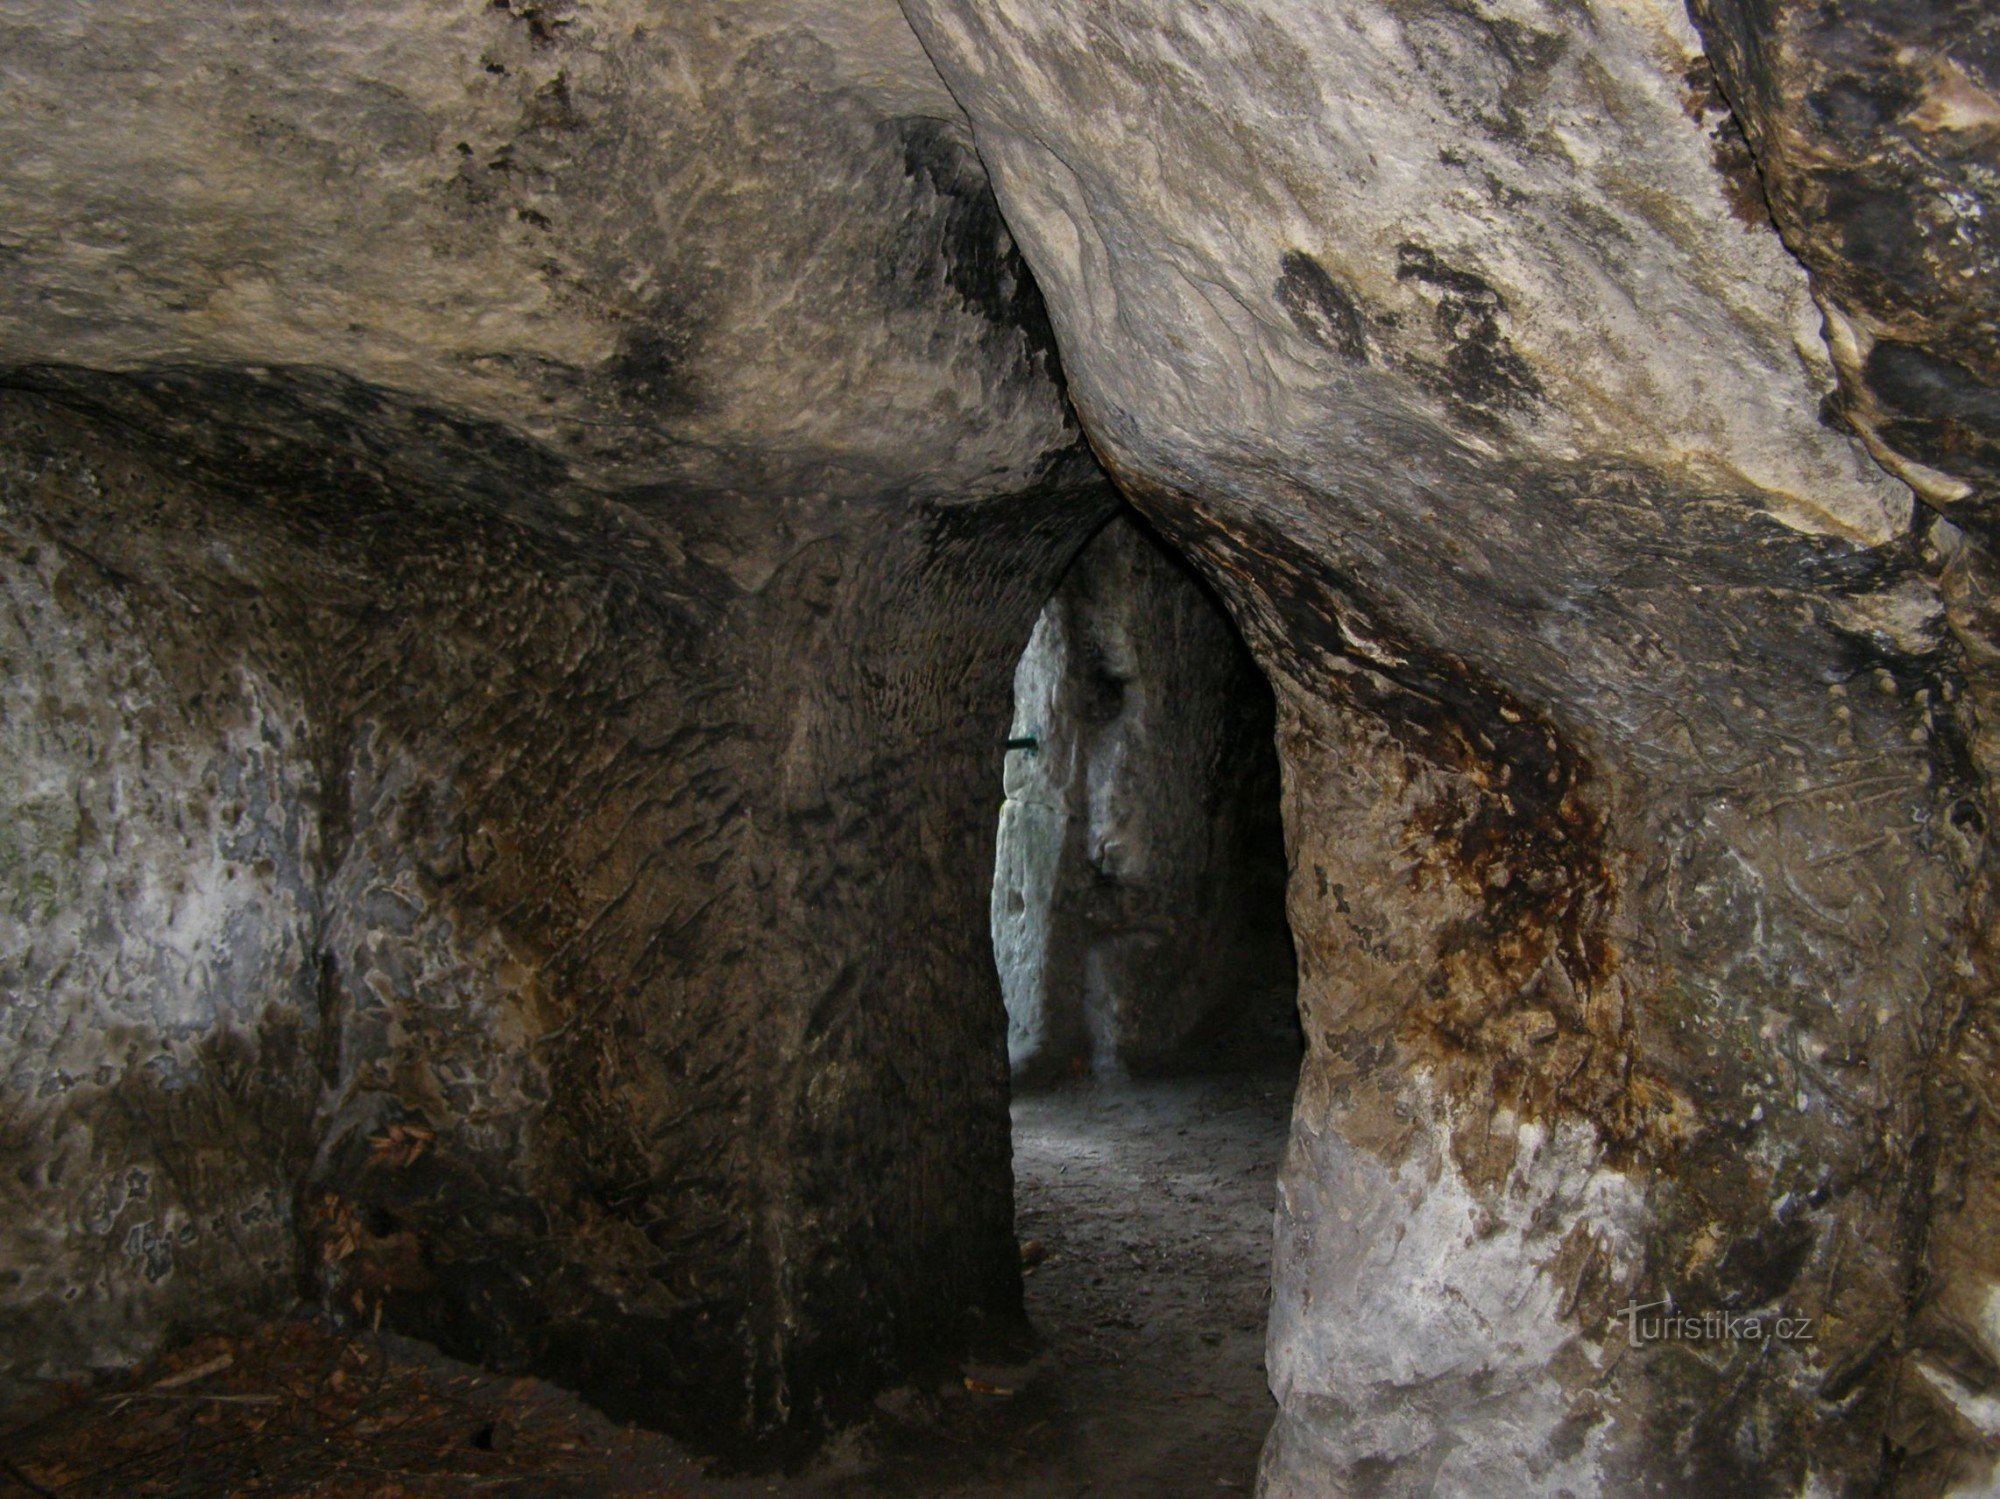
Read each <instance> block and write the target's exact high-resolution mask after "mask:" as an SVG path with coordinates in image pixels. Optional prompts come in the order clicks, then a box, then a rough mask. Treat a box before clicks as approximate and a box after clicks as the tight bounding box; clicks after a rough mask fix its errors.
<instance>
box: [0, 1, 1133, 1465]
mask: <svg viewBox="0 0 2000 1499" xmlns="http://www.w3.org/2000/svg"><path fill="white" fill-rule="evenodd" d="M0 27H4V28H5V30H4V36H0V53H4V55H5V56H6V57H7V59H8V61H7V73H8V84H7V91H8V97H9V103H10V108H9V111H8V121H7V122H6V123H4V124H0V134H5V133H7V132H12V134H11V135H9V137H8V140H7V149H6V150H5V151H4V152H0V204H4V210H5V211H4V213H0V219H4V220H5V223H6V226H7V227H6V228H5V229H4V230H0V236H4V243H0V255H4V257H5V260H6V264H7V266H8V276H7V278H6V286H5V290H4V292H0V364H4V365H5V366H6V368H7V371H8V372H7V374H6V376H5V378H4V390H0V403H4V407H5V410H4V413H0V416H4V422H5V431H4V437H0V462H4V475H0V477H3V478H4V496H5V516H4V524H0V531H4V533H5V535H6V537H7V548H8V550H7V553H6V555H7V557H8V559H9V560H8V567H9V572H8V574H7V585H6V586H7V594H6V597H7V601H8V608H7V610H6V611H4V617H5V619H6V624H5V626H4V628H5V629H6V631H7V632H8V633H7V637H6V639H7V644H6V646H5V647H4V650H5V652H6V654H7V656H8V658H9V660H10V663H11V666H10V682H9V686H8V689H7V690H8V694H9V695H8V697H7V699H6V702H5V706H6V718H5V721H4V729H0V732H4V734H5V736H6V741H7V745H8V750H9V755H8V764H7V767H6V769H5V772H4V774H5V776H6V778H7V779H6V785H7V795H8V798H9V817H8V824H9V830H10V831H9V835H8V836H9V839H10V841H9V844H8V847H7V852H6V857H5V861H4V868H3V869H0V874H4V878H5V888H6V891H7V894H6V899H5V910H6V912H7V918H6V919H7V922H8V926H7V928H6V933H7V937H8V947H7V953H6V957H5V960H4V962H5V967H4V969H0V983H4V988H5V999H4V1011H0V1013H4V1015H5V1022H4V1023H5V1026H6V1034H7V1038H8V1051H7V1061H6V1068H5V1071H4V1073H0V1077H4V1088H5V1092H4V1095H3V1096H0V1118H4V1121H5V1123H4V1133H0V1156H4V1166H5V1169H4V1171H0V1177H3V1178H4V1182H5V1186H4V1188H0V1191H4V1192H5V1193H6V1198H5V1201H6V1205H7V1207H8V1209H9V1212H8V1219H9V1221H8V1224H7V1227H6V1229H5V1230H4V1233H5V1235H6V1237H5V1238H4V1240H0V1329H4V1334H5V1336H4V1340H0V1362H4V1365H5V1380H4V1383H5V1386H6V1392H7V1394H8V1395H9V1396H14V1395H20V1394H23V1393H31V1392H32V1390H33V1389H34V1388H35V1387H37V1386H38V1384H39V1382H40V1381H42V1380H44V1379H46V1378H47V1377H51V1376H66V1375H72V1374H76V1373H79V1372H83V1371H85V1370H87V1369H89V1368H91V1367H96V1366H102V1365H106V1364H115V1363H119V1362H123V1361H127V1360H129V1359H131V1358H133V1357H136V1356H138V1355H139V1354H141V1353H143V1352H145V1351H146V1350H147V1349H149V1348H151V1347H153V1346H155V1345H157V1344H158V1342H159V1341H161V1340H162V1339H165V1338H171V1337H172V1336H174V1335H175V1334H176V1333H177V1332H178V1331H179V1330H181V1329H183V1328H189V1327H193V1326H196V1325H199V1324H203V1323H207V1322H209V1321H211V1320H213V1319H215V1318H217V1317H236V1316H243V1315H248V1314H251V1313H254V1312H256V1311H259V1310H262V1309H267V1308H271V1307H275V1306H279V1305H282V1304H284V1303H285V1302H286V1301H288V1300H289V1299H290V1298H291V1296H293V1295H294V1294H296V1293H298V1292H299V1291H301V1290H303V1291H305V1292H307V1293H308V1294H311V1295H313V1296H316V1297H324V1298H325V1299H326V1300H328V1301H329V1302H330V1303H331V1304H332V1305H334V1306H335V1307H336V1308H338V1309H342V1310H346V1311H348V1312H350V1313H352V1314H358V1315H361V1316H370V1317H372V1316H373V1315H374V1314H375V1312H376V1310H377V1308H378V1307H379V1308H380V1310H381V1313H382V1316H383V1318H384V1321H385V1323H386V1325H389V1326H392V1327H398V1328H401V1329H403V1330H405V1331H410V1332H414V1333H418V1334H421V1335H423V1336H427V1337H430V1338H433V1339H435V1340H436V1341H438V1342H440V1343H441V1344H443V1345H444V1346H445V1347H447V1348H448V1349H451V1350H453V1351H455V1352H458V1353H460V1354H463V1355H467V1356H470V1357H473V1358H477V1359H479V1360H482V1361H485V1362H488V1363H492V1364H496V1365H499V1366H502V1367H514V1368H530V1369H534V1370H537V1371H540V1372H543V1373H546V1374H551V1375H554V1376H556V1377H557V1378H559V1379H562V1380H564V1381H565V1382H567V1383H570V1384H572V1385H574V1386H576V1387H578V1388H581V1389H582V1390H584V1391H585V1392H586V1393H587V1394H589V1395H590V1396H591V1397H592V1398H594V1399H596V1400H598V1401H599V1402H600V1403H602V1404H604V1405H605V1406H606V1407H607V1408H609V1409H611V1410H614V1411H616V1412H618V1413H619V1414H620V1415H624V1416H636V1417H640V1418H643V1419H647V1420H649V1421H654V1422H659V1423H665V1424H667V1425H669V1426H671V1427H673V1428H675V1429H677V1430H681V1431H684V1432H688V1433H690V1434H692V1435H694V1436H695V1437H696V1438H697V1439H698V1440H699V1441H701V1442H703V1443H704V1444H717V1443H726V1442H728V1441H730V1440H732V1439H743V1438H745V1437H748V1436H751V1435H754V1434H757V1433H766V1432H784V1431H797V1432H804V1431H808V1430H810V1429H812V1428H813V1426H814V1425H815V1424H816V1423H817V1422H818V1421H820V1420H821V1419H822V1418H823V1417H825V1416H826V1415H827V1414H828V1413H829V1412H830V1411H833V1410H836V1409H838V1408H841V1407H842V1406H843V1404H850V1405H851V1404H852V1403H853V1402H855V1401H859V1400H863V1399H865V1398H866V1396H867V1394H868V1393H869V1392H870V1391H871V1390H872V1388H873V1382H874V1381H876V1380H877V1379H879V1378H882V1377H886V1376H888V1375H889V1374H891V1373H892V1372H893V1371H895V1370H897V1369H907V1368H910V1367H912V1366H914V1365H917V1364H920V1363H922V1362H923V1361H924V1360H927V1359H932V1358H941V1357H947V1356H949V1355H950V1354H951V1353H952V1352H953V1351H954V1350H955V1349H957V1348H960V1347H962V1346H963V1345H964V1343H965V1341H966V1339H967V1338H969V1337H973V1336H976V1335H978V1333H979V1332H980V1331H981V1329H982V1328H984V1329H986V1330H988V1331H991V1330H993V1329H994V1328H995V1327H996V1326H1008V1325H1011V1323H1012V1321H1013V1319H1015V1318H1017V1317H1018V1269H1017V1266H1016V1263H1015V1259H1014V1255H1013V1248H1012V1226H1011V1213H1010V1204H1009V1190H1008V1180H1009V1178H1008V1138H1007V1118H1006V1112H1005V1098H1006V1091H1005V1090H1006V1074H1005V1062H1004V1049H1003V1048H1004V1024H1005V1020H1004V1012H1003V1010H1002V1008H1001V1004H1000V999H999V994H998V989H997V983H996V980H995V978H994V975H993V971H992V966H991V958H990V953H989V949H988V946H987V941H986V936H985V931H984V926H985V919H984V918H985V906H986V899H987V874H986V872H987V871H990V869H991V867H992V840H993V825H992V796H993V783H994V778H995V770H996V764H997V761H998V758H999V744H1000V740H1001V738H1002V736H1003V734H1004V731H1005V727H1006V719H1007V711H1008V710H1007V683H1008V678H1009V673H1010V672H1011V670H1012V667H1013V664H1014V662H1015V660H1016V659H1017V657H1018V655H1019V652H1020V649H1021V647H1022V644H1023V643H1024V641H1025V640H1026V638H1027V635H1028V632H1029V628H1030V625H1031V623H1032V621H1033V618H1034V614H1035V611H1036V609H1037V608H1039V606H1040V604H1041V602H1042V601H1043V600H1044V599H1045V598H1046V597H1047V595H1048V592H1049V590H1050V589H1051V588H1052V587H1053V586H1054V583H1055V581H1056V579H1057V577H1058V576H1059V575H1060V573H1061V571H1062V569H1063V567H1064V566H1065V565H1066V563H1067V561H1068V559H1069V557H1070V555H1071V554H1072V553H1073V552H1074V551H1075V549H1076V548H1077V547H1078V546H1080V545H1081V544H1082V542H1083V540H1084V539H1085V538H1086V537H1087V536H1088V535H1089V534H1090V533H1091V532H1092V531H1093V530H1094V529H1095V528H1096V526H1097V525H1098V524H1100V523H1101V521H1102V519H1103V517H1104V515H1105V514H1106V512H1107V510H1108V508H1109V504H1110V494H1109V491H1108V489H1107V487H1106V486H1105V484H1104V481H1103V479H1102V476H1101V475H1100V474H1099V473H1098V472H1097V470H1096V469H1095V467H1094V466H1093V465H1092V463H1091V462H1090V460H1089V458H1088V456H1087V455H1085V454H1084V453H1082V452H1081V450H1080V446H1079V444H1078V434H1077V432H1076V429H1075V426H1074V423H1073V421H1072V420H1071V419H1070V417H1069V416H1068V413H1067V408H1066V406H1065V405H1064V402H1063V400H1062V397H1061V393H1060V389H1059V385H1058V380H1057V374H1056V371H1055V367H1054V363H1053V356H1052V349H1051V345H1050V342H1049V337H1048V332H1047V326H1046V321H1045V319H1043V318H1042V316H1041V314H1040V304H1039V301H1038V300H1037V298H1036V294H1035V290H1034V287H1033V284H1032V282H1031V281H1030V280H1029V278H1028V277H1027V275H1026V273H1025V270H1024V268H1023V267H1022V265H1021V263H1020V260H1019V257H1018V256H1017V255H1016V254H1015V253H1014V250H1013V247H1012V244H1011V241H1010V239H1009V237H1008V235H1007V233H1006V231H1005V229H1004V227H1003V225H1002V224H1001V222H1000V220H999V218H998V215H997V212H996V209H995V206H994V203H993V200H992V197H991V193H990V190H989V189H988V188H987V186H986V183H985V181H984V176H983V173H982V172H981V170H980V168H979V166H978V163H977V161H976V158H974V157H973V156H972V154H971V152H970V149H969V143H968V139H967V133H966V129H965V125H964V122H963V119H962V117H961V116H959V115H958V114H957V111H956V107H955V106H954V105H953V104H952V102H951V100H950V98H949V96H948V95H947V94H946V93H945V92H944V91H943V89H942V87H941V86H940V85H939V83H938V81H937V79H936V76H935V74H934V73H933V72H931V70H930V69H929V66H928V64H927V63H926V62H925V61H924V60H923V57H922V54H921V51H920V50H919V49H918V47H917V45H916V43H915V40H914V38H913V37H912V36H911V34H910V32H909V31H908V28H907V26H905V25H904V24H903V23H902V22H901V21H900V19H899V18H897V16H896V15H895V13H894V11H893V9H890V8H885V7H883V6H868V5H851V6H846V7H819V6H805V7H801V6H796V5H784V4H763V5H755V6H739V5H725V6H714V7H693V8H688V7H683V8H681V9H679V10H677V11H676V12H675V14H674V16H673V17H672V18H671V24H666V23H665V22H664V20H663V18H662V17H660V16H659V15H658V14H657V13H656V12H654V11H653V10H650V9H648V8H645V7H634V6H619V5H609V6H598V5H571V4H556V5H548V4H534V5H524V4H515V5H512V6H508V5H488V4H484V3H481V4H470V5H465V6H457V7H454V6H446V7H438V6H434V5H392V6H389V7H372V8H368V9H366V10H365V11H355V12H341V13H335V12H331V11H328V12H323V13H322V12H315V13H313V14H310V15H306V14H302V13H299V12H297V11H295V10H285V9H283V8H279V7H271V6H265V5H256V4H244V5H228V6H223V7H220V8H217V7H212V6H195V5H186V6H175V5H168V6H164V7H151V8H149V9H147V10H146V11H145V12H144V14H139V13H135V12H132V11H131V10H130V9H129V8H120V7H112V6H95V5H85V6H81V7H79V6H66V5H65V6H47V7H37V6H30V7H27V8H26V9H25V10H24V9H22V8H20V7H16V8H15V9H13V10H11V11H9V12H8V13H7V15H6V16H5V17H4V18H0ZM17 808H18V809H19V810H18V813H17V811H16V809H17Z"/></svg>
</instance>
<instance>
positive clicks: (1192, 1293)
mask: <svg viewBox="0 0 2000 1499" xmlns="http://www.w3.org/2000/svg"><path fill="white" fill-rule="evenodd" d="M1014 698H1015V708H1014V720H1013V725H1012V728H1011V730H1010V735H1009V744H1008V750H1007V754H1006V762H1005V763H1006V770H1005V792H1006V795H1005V801H1004V803H1003V806H1002V810H1001V814H1000V825H999V832H998V838H997V851H996V859H995V870H994V888H993V904H992V926H993V943H994V955H995V962H996V966H997V967H998V969H999V973H1000V980H1001V988H1002V991H1003V994H1004V996H1005V999H1006V1004H1007V1012H1008V1051H1009V1061H1010V1064H1011V1068H1012V1071H1013V1074H1014V1087H1015V1098H1014V1105H1013V1128H1014V1175H1015V1195H1016V1221H1017V1224H1018V1231H1019V1236H1020V1240H1021V1245H1022V1252H1023V1264H1024V1269H1025V1272H1026V1277H1027V1280H1026V1293H1027V1304H1028V1312H1029V1317H1030V1320H1031V1321H1032V1322H1033V1324H1034V1325H1035V1327H1036V1329H1037V1332H1038V1334H1039V1336H1040V1339H1041V1349H1042V1351H1041V1354H1040V1357H1039V1360H1038V1363H1039V1365H1040V1367H1039V1368H1038V1369H1036V1370H1035V1371H1034V1373H1033V1375H1032V1376H1031V1378H1030V1381H1029V1383H1030V1385H1031V1387H1032V1385H1033V1384H1034V1383H1035V1382H1036V1381H1039V1383H1040V1385H1041V1388H1040V1389H1039V1390H1038V1391H1037V1394H1038V1396H1039V1399H1038V1400H1037V1403H1036V1404H1037V1408H1036V1410H1035V1411H1034V1412H1033V1413H1032V1414H1033V1415H1034V1416H1036V1417H1039V1418H1040V1419H1043V1420H1045V1421H1046V1422H1047V1425H1046V1426H1045V1427H1044V1429H1043V1432H1042V1433H1040V1434H1038V1437H1039V1440H1037V1441H1033V1442H1026V1443H1023V1444H1021V1446H1022V1452H1021V1456H1020V1459H1019V1461H1021V1462H1023V1463H1025V1464H1027V1465H1028V1466H1029V1468H1031V1469H1033V1468H1038V1467H1039V1468H1040V1471H1039V1472H1038V1473H1034V1474H1033V1475H1032V1476H1033V1477H1035V1478H1036V1479H1037V1481H1040V1482H1041V1483H1042V1484H1043V1485H1044V1486H1043V1487H1042V1488H1036V1489H1034V1491H1035V1492H1043V1491H1047V1492H1052V1493H1053V1492H1072V1491H1080V1490H1079V1489H1078V1487H1077V1486H1078V1485H1081V1484H1087V1483H1091V1482H1093V1481H1095V1482H1096V1483H1097V1485H1098V1488H1099V1490H1101V1491H1116V1492H1124V1493H1145V1494H1149V1495H1163V1496H1170V1495H1179V1494H1215V1493H1217V1492H1228V1491H1229V1490H1230V1489H1231V1488H1232V1487H1234V1488H1238V1489H1241V1490H1245V1491H1247V1490H1248V1489H1249V1488H1251V1487H1252V1486H1253V1483H1254V1478H1255V1471H1256V1463H1257V1457H1258V1451H1259V1448H1260V1446H1261V1444H1262V1441H1263V1437H1264V1433H1265V1431H1266V1429H1267V1428H1268V1426H1269V1424H1270V1418H1271V1416H1272V1415H1273V1414H1274V1411H1275V1407H1274V1406H1273V1404H1272V1401H1271V1398H1270V1395H1269V1393H1268V1391H1267V1388H1266V1381H1265V1372H1264V1357H1263V1336H1264V1323H1265V1312H1266V1305H1267V1288H1268V1286H1269V1282H1270V1235H1271V1207H1272V1193H1273V1190H1274V1186H1273V1184H1274V1182H1275V1179H1276V1175H1277V1168H1278V1164H1279V1159H1280V1157H1281V1155H1282V1153H1283V1148H1284V1140H1285V1133H1286V1125H1287V1121H1288V1118H1289V1114H1290V1104H1291V1097H1292V1092H1293V1089H1294V1086H1295V1083H1296V1079H1297V1072H1298V1065H1299V1059H1300V1054H1301V1038H1300V1033H1299V1026H1298V1011H1297V995H1296V989H1297V976H1296V972H1295V968H1294V962H1293V954H1292V945H1291V937H1290V933H1289V931H1288V929H1287V927H1286V925H1285V915H1284V903H1285V881H1286V865H1285V850H1284V836H1283V827H1282V822H1281V819H1280V811H1279V778H1278V764H1277V756H1276V751H1275V748H1274V744H1273V731H1274V726H1275V725H1274V714H1275V709H1274V704H1273V700H1272V695H1271V691H1270V688H1269V686H1268V684H1267V683H1266V682H1265V681H1264V678H1263V676H1262V675H1261V673H1260V672H1259V671H1258V670H1257V668H1256V665H1255V664H1254V662H1253V661H1252V660H1251V658H1250V655H1249V652H1248V651H1247V650H1246V649H1245V647H1244V645H1243V643H1242V640H1241V638H1240V637H1239V636H1238V635H1237V634H1236V631H1235V628H1234V626H1233V625H1232V624H1231V622H1230V620H1229V618H1228V616H1227V614H1226V613H1225V612H1224V611H1223V609H1222V606H1221V604H1220V603H1219V602H1218V601H1217V600H1216V599H1215V597H1214V596H1213V595H1212V594H1211V593H1210V592H1209V590H1208V589H1207V588H1206V586H1205V585H1204V584H1203V583H1201V582H1200V581H1199V580H1198V579H1197V578H1196V577H1195V575H1194V574H1193V572H1192V571H1191V570H1189V569H1188V567H1187V566H1186V565H1185V564H1184V563H1183V562H1182V561H1181V560H1180V559H1179V557H1178V556H1177V555H1176V554H1174V553H1173V552H1171V551H1170V550H1169V549H1167V548H1166V547H1165V546H1164V545H1163V544H1162V543H1160V542H1159V541H1158V540H1156V539H1155V538H1154V537H1153V536H1152V534H1151V532H1150V531H1149V530H1148V529H1147V528H1146V527H1145V526H1144V525H1143V524H1142V523H1141V522H1139V521H1137V520H1136V519H1132V518H1129V517H1120V518H1119V519H1116V520H1114V521H1112V522H1111V523H1110V524H1109V525H1107V526H1106V527H1105V528H1104V529H1103V530H1102V531H1100V532H1099V533H1098V535H1097V537H1096V538H1095V539H1094V540H1093V541H1092V542H1091V544H1090V545H1089V546H1088V547H1087V548H1086V549H1085V550H1084V552H1083V553H1082V554H1081V555H1080V556H1079V557H1078V559H1077V561H1076V563H1075V564H1074V565H1073V566H1072V567H1071V569H1070V570H1069V572H1068V573H1067V574H1066V575H1065V577H1064V578H1063V580H1062V582H1061V584H1060V585H1059V586H1058V588H1057V589H1056V592H1055V594H1054V596H1053V597H1052V598H1051V599H1050V600H1049V602H1048V604H1047V606H1046V607H1045V608H1044V610H1043V612H1042V614H1041V617H1040V619H1039V620H1038V621H1037V623H1036V626H1035V630H1034V634H1033V637H1032V638H1031V640H1030V641H1029V644H1028V647H1027V649H1026V651H1025V652H1024V654H1023V656H1022V658H1021V662H1020V665H1019V667H1018V668H1017V671H1016V675H1015V682H1014ZM1030 1476H1031V1474H1030V1473H1029V1472H1022V1473H1020V1474H1018V1475H1017V1481H1018V1480H1020V1479H1026V1478H1028V1477H1030ZM1066 1484H1067V1485H1068V1487H1065V1485H1066ZM1030 1486H1032V1485H1030ZM1021 1491H1023V1492H1026V1491H1027V1489H1026V1488H1023V1489H1022V1490H1021Z"/></svg>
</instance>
